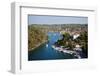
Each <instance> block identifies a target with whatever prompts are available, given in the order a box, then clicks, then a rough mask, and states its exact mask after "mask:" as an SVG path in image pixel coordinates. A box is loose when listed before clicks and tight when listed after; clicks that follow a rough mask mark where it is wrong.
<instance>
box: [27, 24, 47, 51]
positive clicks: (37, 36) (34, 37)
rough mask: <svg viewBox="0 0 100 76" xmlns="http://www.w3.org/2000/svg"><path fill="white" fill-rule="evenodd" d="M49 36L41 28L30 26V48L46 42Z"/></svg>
mask: <svg viewBox="0 0 100 76" xmlns="http://www.w3.org/2000/svg"><path fill="white" fill-rule="evenodd" d="M46 40H47V36H46V34H45V32H43V31H42V30H41V28H39V27H38V28H37V27H34V26H28V50H31V49H34V48H35V47H38V46H39V45H41V44H42V43H44V42H46Z"/></svg>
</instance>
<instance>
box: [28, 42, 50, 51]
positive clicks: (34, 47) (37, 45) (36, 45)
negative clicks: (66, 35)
mask: <svg viewBox="0 0 100 76" xmlns="http://www.w3.org/2000/svg"><path fill="white" fill-rule="evenodd" d="M47 41H48V40H46V41H44V42H42V43H40V44H38V45H36V47H34V48H32V49H28V52H30V51H33V50H34V49H36V48H38V47H39V46H41V45H42V44H44V43H46V42H47Z"/></svg>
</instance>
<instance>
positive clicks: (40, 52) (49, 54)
mask: <svg viewBox="0 0 100 76" xmlns="http://www.w3.org/2000/svg"><path fill="white" fill-rule="evenodd" d="M61 38H62V36H61V35H60V33H59V32H55V33H54V32H48V39H49V41H48V42H47V43H44V44H42V45H41V46H39V47H38V48H36V49H34V50H33V51H30V52H28V60H29V61H32V60H55V59H73V58H75V57H74V56H73V55H70V54H67V53H66V54H65V53H63V52H59V51H57V50H54V49H53V48H52V45H53V44H54V43H55V42H56V41H57V40H58V39H61ZM47 44H48V47H47V46H46V45H47Z"/></svg>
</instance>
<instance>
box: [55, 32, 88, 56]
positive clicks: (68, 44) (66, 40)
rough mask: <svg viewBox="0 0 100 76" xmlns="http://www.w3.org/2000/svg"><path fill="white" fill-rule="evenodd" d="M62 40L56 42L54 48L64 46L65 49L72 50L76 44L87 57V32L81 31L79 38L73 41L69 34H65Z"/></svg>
mask: <svg viewBox="0 0 100 76" xmlns="http://www.w3.org/2000/svg"><path fill="white" fill-rule="evenodd" d="M62 36H63V38H62V39H61V40H58V41H57V42H56V43H55V45H56V46H64V47H65V48H69V49H70V50H73V49H74V48H75V46H76V44H79V45H80V46H81V49H82V52H83V53H84V54H85V55H86V56H87V55H88V33H87V31H83V32H81V33H80V36H79V37H78V38H77V39H75V40H73V37H72V36H71V35H70V34H69V33H65V34H63V35H62Z"/></svg>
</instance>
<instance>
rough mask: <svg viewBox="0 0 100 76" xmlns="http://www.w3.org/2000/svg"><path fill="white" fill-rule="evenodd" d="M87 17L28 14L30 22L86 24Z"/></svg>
mask: <svg viewBox="0 0 100 76" xmlns="http://www.w3.org/2000/svg"><path fill="white" fill-rule="evenodd" d="M87 23H88V18H87V17H78V16H77V17H76V16H43V15H40V16H39V15H28V25H30V24H87Z"/></svg>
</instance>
